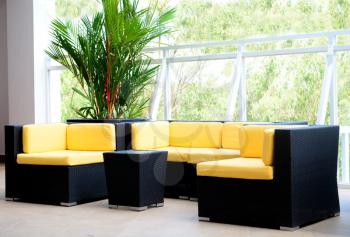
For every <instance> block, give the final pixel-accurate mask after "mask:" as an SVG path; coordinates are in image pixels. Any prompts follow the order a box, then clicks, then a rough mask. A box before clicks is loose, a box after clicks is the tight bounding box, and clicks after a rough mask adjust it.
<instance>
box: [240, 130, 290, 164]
mask: <svg viewBox="0 0 350 237" xmlns="http://www.w3.org/2000/svg"><path fill="white" fill-rule="evenodd" d="M278 127H283V126H270V125H266V126H265V125H261V126H259V125H256V126H255V125H248V126H242V127H241V128H240V129H239V143H240V150H241V157H251V158H262V157H263V144H264V131H265V130H266V129H271V128H278ZM284 127H285V126H284Z"/></svg>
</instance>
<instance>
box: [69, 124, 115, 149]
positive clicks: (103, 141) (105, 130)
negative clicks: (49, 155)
mask: <svg viewBox="0 0 350 237" xmlns="http://www.w3.org/2000/svg"><path fill="white" fill-rule="evenodd" d="M67 149H68V150H73V151H114V150H116V136H115V126H114V125H113V124H107V123H85V124H70V125H68V127H67Z"/></svg>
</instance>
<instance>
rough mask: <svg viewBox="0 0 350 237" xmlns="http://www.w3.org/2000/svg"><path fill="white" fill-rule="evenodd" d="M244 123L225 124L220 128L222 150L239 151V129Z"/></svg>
mask: <svg viewBox="0 0 350 237" xmlns="http://www.w3.org/2000/svg"><path fill="white" fill-rule="evenodd" d="M244 124H245V123H244V122H226V123H224V124H223V126H222V148H225V149H239V148H240V144H239V129H240V127H242V126H243V125H244Z"/></svg>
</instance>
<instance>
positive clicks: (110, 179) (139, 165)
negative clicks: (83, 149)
mask: <svg viewBox="0 0 350 237" xmlns="http://www.w3.org/2000/svg"><path fill="white" fill-rule="evenodd" d="M167 155H168V152H166V151H134V150H125V151H115V152H107V153H104V154H103V156H104V164H105V171H106V180H107V193H108V203H109V207H110V208H118V207H128V208H130V209H131V210H135V211H143V210H146V209H147V207H160V206H163V205H164V185H165V175H166V160H167Z"/></svg>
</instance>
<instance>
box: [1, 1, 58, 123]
mask: <svg viewBox="0 0 350 237" xmlns="http://www.w3.org/2000/svg"><path fill="white" fill-rule="evenodd" d="M50 4H52V0H26V1H23V0H7V42H8V79H9V82H8V93H9V120H10V123H12V124H16V123H18V124H23V123H34V122H36V123H41V122H47V121H48V116H47V114H48V112H47V94H46V93H47V90H46V89H47V85H46V76H47V70H46V63H45V52H44V49H45V48H46V46H47V42H48V24H49V23H50V20H49V18H48V16H47V14H48V7H49V5H50ZM51 6H52V5H51Z"/></svg>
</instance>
